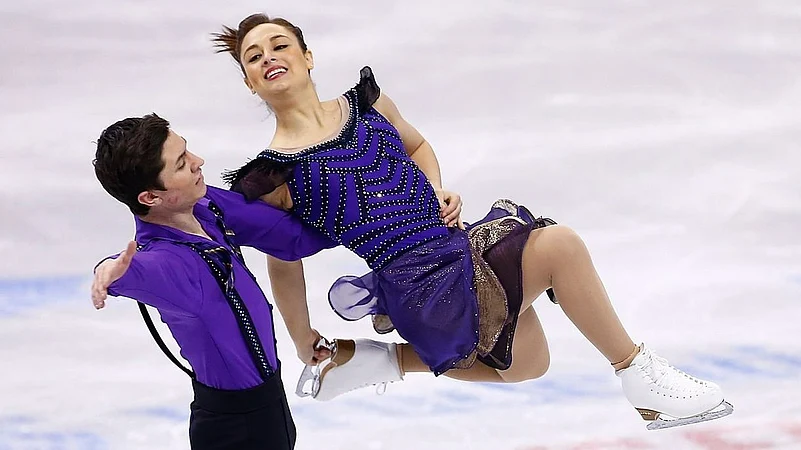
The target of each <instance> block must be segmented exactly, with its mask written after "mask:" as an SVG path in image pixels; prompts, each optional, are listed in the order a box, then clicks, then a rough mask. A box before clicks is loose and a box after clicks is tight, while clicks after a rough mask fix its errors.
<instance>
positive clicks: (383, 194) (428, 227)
mask: <svg viewBox="0 0 801 450" xmlns="http://www.w3.org/2000/svg"><path fill="white" fill-rule="evenodd" d="M344 96H345V98H346V100H347V103H348V107H349V108H348V109H349V111H348V119H347V121H346V122H345V125H344V126H343V128H342V129H341V130H340V132H339V134H338V135H337V136H335V137H334V138H332V139H330V140H327V141H325V142H322V143H320V144H317V145H315V146H312V147H309V148H306V149H303V150H301V151H299V152H297V153H291V154H290V153H285V152H280V151H276V150H272V149H267V150H265V151H263V152H262V153H261V154H259V156H258V158H264V159H268V160H270V161H271V162H274V163H281V164H291V165H293V166H294V168H293V173H292V175H291V176H289V177H288V179H287V183H288V185H289V189H290V193H291V195H292V199H293V202H294V213H295V215H296V216H298V217H299V218H300V219H301V220H302V221H303V222H304V223H305V224H307V225H309V226H312V227H314V228H316V229H318V230H320V231H322V232H323V233H325V234H326V235H328V237H330V238H331V239H333V240H335V241H336V242H338V243H340V244H342V245H344V246H345V247H347V248H349V249H350V250H352V251H353V252H354V253H356V254H357V255H359V256H360V257H362V258H363V259H364V260H365V261H366V262H367V264H368V265H369V266H370V268H371V269H373V270H380V269H381V268H382V267H384V266H385V265H386V264H387V263H388V262H390V261H391V260H392V258H393V257H394V256H396V255H398V254H399V253H402V252H403V251H405V250H407V249H409V248H411V247H415V246H417V245H419V244H421V243H423V242H427V241H430V240H432V239H436V238H438V237H442V236H445V235H447V228H446V227H445V226H444V224H443V223H442V220H441V219H440V218H439V202H438V200H437V196H436V193H435V192H434V189H433V187H432V186H431V184H430V183H429V182H428V180H427V179H426V177H425V175H424V174H423V172H422V171H421V170H420V169H419V168H418V167H417V164H415V162H414V161H413V160H412V159H411V158H409V156H408V155H407V154H406V151H405V150H404V147H403V143H402V141H401V138H400V135H399V134H398V131H397V130H396V129H395V127H393V126H392V124H390V123H389V121H388V120H387V119H386V118H385V117H384V116H382V115H381V114H380V113H379V112H378V111H376V109H375V108H373V107H369V108H368V109H366V110H365V111H361V107H360V102H359V98H358V96H359V92H358V90H357V89H356V88H353V89H351V90H349V91H348V92H346V93H345V95H344ZM361 103H362V104H364V103H366V102H361Z"/></svg>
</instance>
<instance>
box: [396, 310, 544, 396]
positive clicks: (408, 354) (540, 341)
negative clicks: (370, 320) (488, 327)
mask: <svg viewBox="0 0 801 450" xmlns="http://www.w3.org/2000/svg"><path fill="white" fill-rule="evenodd" d="M398 360H399V363H400V366H401V369H402V370H403V372H404V373H409V372H430V371H431V370H430V369H429V368H428V366H426V365H425V363H423V361H422V360H420V357H419V356H417V353H415V351H414V349H413V348H412V347H411V345H409V344H399V345H398ZM549 365H550V354H549V353H548V343H547V341H546V340H545V333H544V332H543V331H542V325H540V321H539V318H538V317H537V313H536V312H535V311H534V309H533V308H531V307H529V308H526V309H525V310H524V311H523V313H521V314H520V319H519V320H518V322H517V331H516V333H515V339H514V343H513V344H512V367H510V368H509V369H508V370H496V369H493V368H491V367H489V366H486V365H484V364H482V363H481V362H480V361H476V363H475V364H474V365H473V367H471V368H469V369H451V370H449V371H447V372H445V374H444V375H445V376H446V377H448V378H453V379H456V380H462V381H478V382H485V383H487V382H491V383H515V382H519V381H525V380H530V379H533V378H539V377H541V376H542V375H543V374H545V372H546V371H547V370H548V366H549Z"/></svg>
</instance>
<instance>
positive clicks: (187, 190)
mask: <svg viewBox="0 0 801 450" xmlns="http://www.w3.org/2000/svg"><path fill="white" fill-rule="evenodd" d="M161 159H162V161H164V169H162V170H161V173H159V179H160V180H161V182H162V184H163V185H164V190H155V191H154V193H155V194H156V196H157V197H158V198H160V199H161V202H160V203H158V204H157V207H159V208H161V209H164V210H167V211H175V212H184V211H186V210H191V209H192V207H194V206H195V203H197V201H198V200H200V199H201V198H202V197H203V196H204V195H206V183H204V181H203V171H202V170H201V169H200V167H201V166H203V164H204V163H205V161H203V159H202V158H200V157H199V156H197V155H194V154H192V153H191V152H189V151H188V150H187V148H186V139H184V138H183V137H181V136H179V135H178V134H176V133H175V132H174V131H172V130H170V134H169V135H168V136H167V140H166V141H165V142H164V147H163V148H162V151H161Z"/></svg>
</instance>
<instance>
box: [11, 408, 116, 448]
mask: <svg viewBox="0 0 801 450" xmlns="http://www.w3.org/2000/svg"><path fill="white" fill-rule="evenodd" d="M35 428H39V430H36V429H35ZM41 428H42V426H41V425H38V424H37V421H36V420H34V419H32V418H30V417H22V416H7V417H0V450H21V449H31V450H33V449H36V450H62V449H68V448H69V449H80V450H106V449H108V448H109V446H108V444H107V443H106V441H105V439H103V438H102V437H100V436H99V435H97V434H94V433H89V432H85V431H80V430H71V431H63V432H62V431H46V430H42V429H41Z"/></svg>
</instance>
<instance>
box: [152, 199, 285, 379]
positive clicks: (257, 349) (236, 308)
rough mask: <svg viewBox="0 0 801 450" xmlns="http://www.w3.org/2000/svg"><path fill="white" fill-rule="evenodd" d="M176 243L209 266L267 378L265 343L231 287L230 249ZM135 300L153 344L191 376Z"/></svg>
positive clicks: (211, 206) (225, 235)
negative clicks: (262, 343)
mask: <svg viewBox="0 0 801 450" xmlns="http://www.w3.org/2000/svg"><path fill="white" fill-rule="evenodd" d="M209 210H211V212H213V213H214V215H215V217H216V218H217V227H218V228H219V229H220V231H221V232H222V234H223V238H224V239H225V242H226V243H227V244H228V245H229V246H230V247H231V248H232V249H233V253H234V255H235V256H236V258H238V259H239V260H240V262H242V264H243V265H244V259H243V257H242V253H241V251H240V250H239V247H238V246H236V245H234V243H233V242H232V241H231V240H230V238H229V236H231V235H233V233H232V232H231V231H230V230H228V229H227V228H226V226H225V223H224V222H223V217H222V211H221V210H220V208H219V207H217V205H215V204H214V203H212V202H209ZM154 240H155V239H154ZM172 242H175V241H172ZM175 243H179V242H175ZM179 244H181V245H185V246H187V247H189V248H191V249H192V250H193V251H194V252H195V253H197V254H198V256H200V257H201V258H202V259H203V261H204V262H205V263H206V264H207V265H208V266H209V271H210V272H211V274H212V275H213V276H214V279H215V280H217V284H218V285H219V286H220V290H221V291H222V293H223V295H224V296H225V298H226V300H228V305H229V306H230V307H231V311H232V312H233V313H234V317H236V321H237V323H238V324H239V331H240V332H241V333H242V337H243V338H244V340H245V344H246V346H247V348H248V351H249V353H250V356H251V358H252V359H253V363H254V364H255V365H256V368H257V369H258V371H259V374H260V375H261V378H262V380H267V379H268V378H269V377H270V376H272V375H273V373H275V370H274V369H273V368H272V367H270V364H269V362H268V361H267V356H266V354H265V352H264V347H263V346H262V345H261V340H260V339H259V334H258V332H257V331H256V327H255V325H254V324H253V319H252V318H251V317H250V313H249V312H248V309H247V307H246V306H245V303H244V302H243V301H242V298H241V297H240V296H239V292H237V290H236V288H235V287H234V267H233V261H232V259H231V252H229V251H228V249H226V248H225V247H223V246H219V245H198V244H194V243H188V242H180V243H179ZM248 274H250V272H248ZM250 276H251V277H252V278H253V280H254V282H255V277H253V275H252V274H250ZM137 303H139V312H140V313H141V314H142V319H144V321H145V325H147V329H148V330H149V331H150V335H151V336H152V337H153V340H155V341H156V344H158V346H159V348H160V349H161V351H162V352H163V353H164V354H165V355H166V356H167V358H168V359H169V360H170V361H172V363H173V364H175V365H176V366H178V368H179V369H181V370H182V371H183V372H184V373H186V374H187V375H189V376H190V377H192V378H193V379H194V378H195V373H194V372H193V371H191V370H190V369H187V368H186V367H184V366H183V365H182V364H181V363H180V362H179V361H178V358H176V357H175V355H173V353H172V352H171V351H170V349H169V348H167V346H166V345H165V344H164V340H162V339H161V336H160V335H159V333H158V330H156V327H155V325H154V324H153V320H152V318H151V317H150V314H149V313H148V311H147V307H146V306H145V305H144V304H142V303H141V302H137Z"/></svg>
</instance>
